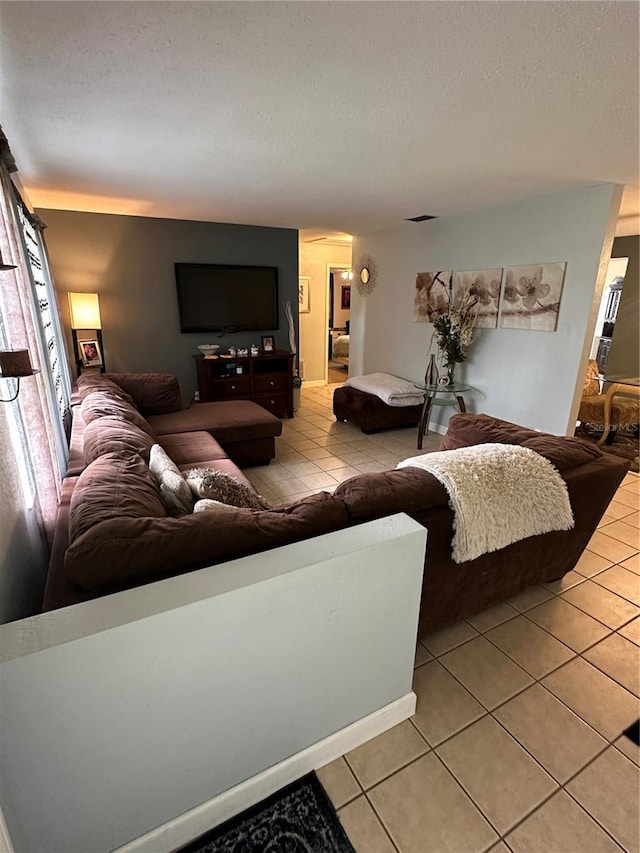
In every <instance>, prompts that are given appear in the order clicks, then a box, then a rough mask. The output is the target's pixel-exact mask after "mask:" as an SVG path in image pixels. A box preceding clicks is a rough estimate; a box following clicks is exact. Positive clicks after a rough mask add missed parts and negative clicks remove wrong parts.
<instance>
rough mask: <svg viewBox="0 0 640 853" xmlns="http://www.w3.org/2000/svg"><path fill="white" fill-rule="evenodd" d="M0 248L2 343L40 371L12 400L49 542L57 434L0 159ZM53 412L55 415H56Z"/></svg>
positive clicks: (57, 475) (56, 485)
mask: <svg viewBox="0 0 640 853" xmlns="http://www.w3.org/2000/svg"><path fill="white" fill-rule="evenodd" d="M0 181H1V187H0V189H1V192H0V251H1V252H2V257H3V259H4V261H5V263H8V264H16V265H17V269H15V270H11V271H8V272H0V321H1V323H2V337H3V343H2V346H3V348H7V349H27V350H29V355H30V357H31V363H32V365H33V367H34V368H37V369H39V370H40V371H41V372H40V373H39V374H37V375H36V376H33V377H29V378H24V379H22V380H21V383H20V394H19V396H18V399H17V401H16V403H15V404H12V405H16V406H17V407H18V413H19V417H20V420H21V423H22V426H23V430H22V432H23V436H24V441H25V443H26V447H24V448H23V450H24V454H25V457H26V459H27V462H28V463H29V464H30V468H31V471H30V477H31V479H32V481H33V483H34V487H35V495H34V508H35V510H36V513H37V516H38V518H39V521H40V523H41V527H42V530H43V532H44V533H45V536H46V538H47V540H48V541H49V543H50V542H51V539H52V531H53V526H54V523H55V517H56V512H57V509H58V499H59V495H60V489H61V482H62V475H63V470H62V468H63V466H62V465H61V462H60V458H59V453H58V437H57V435H56V429H55V427H54V420H53V417H54V416H53V415H52V412H51V408H50V391H49V377H50V371H49V364H48V363H46V362H44V359H43V358H42V356H41V352H42V343H41V341H42V338H41V331H40V329H39V325H38V323H39V319H38V316H37V313H36V306H35V304H34V296H33V290H32V286H31V278H30V272H29V262H28V259H27V257H26V256H25V252H24V248H23V245H24V244H23V239H22V236H21V231H20V225H19V223H18V220H17V217H16V213H15V207H14V203H13V189H12V185H11V179H10V177H9V175H8V172H7V170H6V167H5V166H4V164H0ZM2 384H3V389H2V395H3V396H7V386H8V382H7V381H3V383H2ZM57 416H58V415H57V412H56V414H55V417H57Z"/></svg>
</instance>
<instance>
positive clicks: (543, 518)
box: [397, 444, 574, 563]
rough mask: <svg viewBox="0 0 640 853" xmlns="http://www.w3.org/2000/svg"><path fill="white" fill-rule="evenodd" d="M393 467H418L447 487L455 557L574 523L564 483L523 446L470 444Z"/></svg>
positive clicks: (567, 527)
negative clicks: (469, 445) (452, 515)
mask: <svg viewBox="0 0 640 853" xmlns="http://www.w3.org/2000/svg"><path fill="white" fill-rule="evenodd" d="M397 467H398V468H423V469H424V470H425V471H429V472H430V473H431V474H433V475H434V477H436V478H437V479H438V480H439V481H440V482H441V483H442V484H443V485H444V487H445V488H446V489H447V491H448V493H449V505H450V506H451V509H452V510H453V512H454V522H453V524H454V531H455V532H454V536H453V542H452V552H453V553H452V556H453V559H454V560H455V562H456V563H464V562H466V561H467V560H475V558H476V557H479V556H480V555H481V554H487V553H488V552H490V551H497V550H498V549H499V548H504V547H506V546H507V545H510V544H511V543H512V542H518V541H519V540H520V539H526V538H527V537H529V536H535V535H537V534H539V533H548V532H549V531H550V530H570V529H571V528H572V527H573V525H574V520H573V512H572V510H571V504H570V503H569V495H568V492H567V484H566V483H565V481H564V480H563V479H562V477H561V476H560V474H559V473H558V471H557V470H556V469H555V468H554V466H553V465H552V464H551V462H549V460H548V459H545V458H544V457H543V456H540V454H539V453H536V452H535V451H533V450H530V449H529V448H528V447H519V446H518V445H513V444H476V445H474V446H473V447H461V448H459V449H458V450H444V451H440V452H438V453H426V454H424V455H423V456H414V457H413V458H412V459H405V460H404V462H400V463H399V464H398V466H397Z"/></svg>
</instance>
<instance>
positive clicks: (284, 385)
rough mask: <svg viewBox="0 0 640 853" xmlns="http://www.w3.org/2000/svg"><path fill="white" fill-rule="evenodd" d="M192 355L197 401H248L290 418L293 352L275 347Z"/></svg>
mask: <svg viewBox="0 0 640 853" xmlns="http://www.w3.org/2000/svg"><path fill="white" fill-rule="evenodd" d="M193 357H194V359H195V362H196V370H197V375H198V392H199V394H200V402H202V403H214V402H218V401H220V400H251V401H252V402H254V403H258V405H260V406H262V407H263V408H265V409H267V411H269V412H272V413H273V414H274V415H278V416H279V417H282V416H284V415H286V416H287V417H289V418H292V417H293V354H292V353H290V352H286V351H284V350H276V351H275V352H269V353H263V354H261V355H254V356H243V357H242V358H239V357H238V356H233V357H232V358H223V357H222V356H218V358H205V357H204V356H202V355H194V356H193ZM238 369H241V371H242V372H241V373H238Z"/></svg>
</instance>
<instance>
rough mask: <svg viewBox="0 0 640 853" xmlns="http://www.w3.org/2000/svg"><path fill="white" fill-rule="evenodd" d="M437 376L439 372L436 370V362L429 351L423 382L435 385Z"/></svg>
mask: <svg viewBox="0 0 640 853" xmlns="http://www.w3.org/2000/svg"><path fill="white" fill-rule="evenodd" d="M439 376H440V374H439V372H438V366H437V364H436V357H435V355H434V354H433V353H431V355H430V357H429V364H428V365H427V370H426V373H425V374H424V384H425V385H437V384H438V377H439Z"/></svg>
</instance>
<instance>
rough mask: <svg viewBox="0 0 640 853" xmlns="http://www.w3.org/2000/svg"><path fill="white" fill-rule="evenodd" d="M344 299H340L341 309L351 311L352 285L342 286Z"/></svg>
mask: <svg viewBox="0 0 640 853" xmlns="http://www.w3.org/2000/svg"><path fill="white" fill-rule="evenodd" d="M341 296H342V298H341V299H340V307H341V308H346V309H347V310H349V309H350V308H351V285H350V284H346V285H342V295H341Z"/></svg>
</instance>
